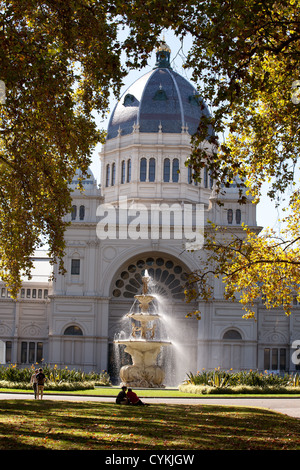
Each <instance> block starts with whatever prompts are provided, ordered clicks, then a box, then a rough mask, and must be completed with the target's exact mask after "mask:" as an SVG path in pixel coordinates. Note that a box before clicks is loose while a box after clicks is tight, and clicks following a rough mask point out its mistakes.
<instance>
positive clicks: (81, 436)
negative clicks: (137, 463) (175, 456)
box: [0, 400, 300, 450]
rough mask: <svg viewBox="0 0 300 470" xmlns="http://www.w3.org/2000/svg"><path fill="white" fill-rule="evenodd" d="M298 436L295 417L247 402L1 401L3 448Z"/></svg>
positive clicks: (266, 441) (220, 442)
mask: <svg viewBox="0 0 300 470" xmlns="http://www.w3.org/2000/svg"><path fill="white" fill-rule="evenodd" d="M299 439H300V421H299V420H297V419H296V418H291V417H288V416H285V415H280V414H277V413H274V412H271V411H268V410H263V409H255V408H247V407H240V408H236V407H229V406H215V405H169V406H165V405H151V406H149V407H132V406H118V405H115V404H112V403H92V402H91V403H87V402H85V403H82V402H80V403H79V402H77V403H76V402H68V403H66V402H53V401H50V400H49V401H47V400H43V401H34V400H9V401H2V402H1V403H0V449H1V450H4V449H7V450H8V449H13V450H17V449H18V450H25V449H30V450H38V449H40V450H43V449H53V450H89V449H95V450H105V449H106V450H154V449H157V450H162V449H163V450H166V449H168V450H238V449H240V450H246V449H247V450H270V449H272V450H279V449H286V450H296V449H299V448H300V446H299Z"/></svg>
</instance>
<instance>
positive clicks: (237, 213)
mask: <svg viewBox="0 0 300 470" xmlns="http://www.w3.org/2000/svg"><path fill="white" fill-rule="evenodd" d="M241 219H242V214H241V209H237V210H236V211H235V221H236V223H237V224H238V225H240V223H241Z"/></svg>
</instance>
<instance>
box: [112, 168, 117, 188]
mask: <svg viewBox="0 0 300 470" xmlns="http://www.w3.org/2000/svg"><path fill="white" fill-rule="evenodd" d="M115 182H116V164H115V163H113V164H112V167H111V185H112V186H114V185H115Z"/></svg>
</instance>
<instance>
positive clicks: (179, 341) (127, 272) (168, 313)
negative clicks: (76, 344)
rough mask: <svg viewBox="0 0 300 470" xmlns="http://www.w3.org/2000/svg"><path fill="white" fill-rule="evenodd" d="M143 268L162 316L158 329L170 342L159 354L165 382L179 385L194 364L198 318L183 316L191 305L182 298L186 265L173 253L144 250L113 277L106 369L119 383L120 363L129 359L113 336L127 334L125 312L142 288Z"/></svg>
mask: <svg viewBox="0 0 300 470" xmlns="http://www.w3.org/2000/svg"><path fill="white" fill-rule="evenodd" d="M146 269H147V271H148V275H149V276H150V277H151V282H150V284H149V290H150V293H151V294H154V295H155V296H156V301H155V302H157V303H156V308H157V309H158V310H159V311H158V313H159V314H160V315H162V316H163V320H164V321H163V322H160V323H161V325H160V328H161V330H160V331H161V332H162V334H163V335H164V338H163V339H168V340H169V341H171V342H172V347H171V348H170V350H169V351H168V353H166V352H165V349H164V350H163V354H162V355H160V357H159V360H160V361H161V363H160V364H161V365H163V367H164V369H165V371H166V380H168V382H169V383H168V384H167V385H178V383H179V382H180V381H182V380H184V378H186V374H187V373H189V372H190V371H192V370H195V367H196V357H197V328H198V322H197V320H196V319H193V318H192V319H191V318H189V319H187V318H186V315H187V313H188V312H189V311H190V310H191V308H193V306H191V305H188V304H187V303H186V302H185V300H184V299H185V295H184V288H185V283H186V280H187V273H189V270H188V268H187V267H186V266H185V265H184V264H183V263H182V262H181V261H180V260H178V259H176V258H175V257H173V256H170V255H166V254H162V253H159V254H153V253H151V254H149V255H148V254H143V255H138V256H136V257H134V258H132V259H130V260H129V261H128V262H127V263H125V264H124V265H123V266H122V267H121V268H120V269H119V270H118V272H117V273H116V275H115V277H114V279H113V281H112V285H111V300H110V306H109V325H108V326H109V351H108V370H109V373H110V376H111V379H112V381H113V383H118V382H119V370H120V367H121V366H122V365H124V364H126V363H129V362H130V357H128V355H126V353H124V352H123V351H122V350H120V347H116V346H115V345H114V339H115V338H116V337H118V336H119V335H122V334H123V335H126V337H128V335H130V321H129V320H128V319H127V318H126V313H128V312H129V311H131V309H132V308H135V295H137V294H140V293H141V291H142V276H143V275H144V272H145V270H146ZM117 348H118V351H117V350H116V349H117Z"/></svg>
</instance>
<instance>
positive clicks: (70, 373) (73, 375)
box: [0, 364, 111, 386]
mask: <svg viewBox="0 0 300 470" xmlns="http://www.w3.org/2000/svg"><path fill="white" fill-rule="evenodd" d="M38 367H42V368H43V372H44V374H45V376H46V378H47V379H48V381H49V382H53V383H56V384H59V383H63V382H64V383H65V382H68V383H81V382H90V383H91V382H93V383H94V382H97V384H99V385H106V386H108V385H111V382H110V377H109V374H108V373H107V372H106V371H102V372H101V373H96V372H88V373H87V372H83V371H81V370H76V369H72V370H71V369H68V367H65V368H62V369H60V368H58V367H57V365H54V366H50V365H48V364H43V365H32V366H31V367H25V368H20V369H19V368H18V367H17V366H16V365H15V364H14V365H12V364H11V365H9V366H1V367H0V381H1V380H5V381H8V382H14V383H20V382H24V383H29V382H30V378H31V376H32V374H33V372H34V370H35V369H36V368H38Z"/></svg>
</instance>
